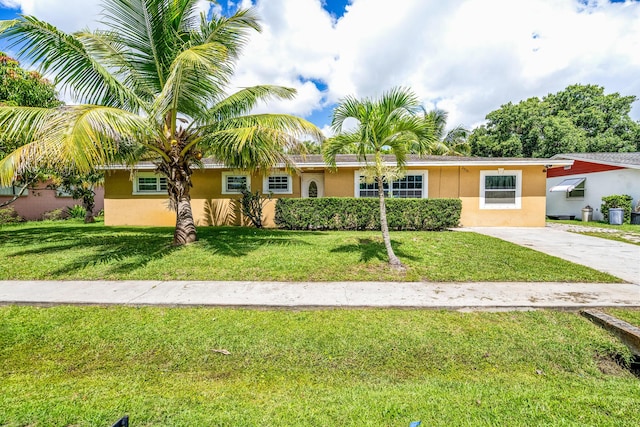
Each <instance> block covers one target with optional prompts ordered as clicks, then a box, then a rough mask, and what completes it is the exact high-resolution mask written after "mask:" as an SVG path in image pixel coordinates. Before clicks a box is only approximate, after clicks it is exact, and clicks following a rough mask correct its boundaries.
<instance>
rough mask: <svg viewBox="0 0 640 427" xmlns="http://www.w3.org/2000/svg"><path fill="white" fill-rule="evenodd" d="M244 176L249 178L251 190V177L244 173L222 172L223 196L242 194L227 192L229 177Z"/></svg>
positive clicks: (249, 188)
mask: <svg viewBox="0 0 640 427" xmlns="http://www.w3.org/2000/svg"><path fill="white" fill-rule="evenodd" d="M229 176H244V177H246V178H247V189H248V190H251V175H249V174H247V173H243V172H222V194H240V191H239V190H232V191H228V190H227V177H229Z"/></svg>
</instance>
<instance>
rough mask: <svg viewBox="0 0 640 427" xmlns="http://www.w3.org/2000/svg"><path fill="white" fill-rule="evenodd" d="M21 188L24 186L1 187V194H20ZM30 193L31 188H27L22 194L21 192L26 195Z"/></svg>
mask: <svg viewBox="0 0 640 427" xmlns="http://www.w3.org/2000/svg"><path fill="white" fill-rule="evenodd" d="M20 188H22V186H19V185H10V186H8V187H0V196H11V197H13V196H15V195H16V194H18V191H20ZM27 195H29V190H27V189H25V190H24V191H23V192H22V194H20V196H22V197H24V196H27Z"/></svg>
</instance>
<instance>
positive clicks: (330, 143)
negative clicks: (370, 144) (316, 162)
mask: <svg viewBox="0 0 640 427" xmlns="http://www.w3.org/2000/svg"><path fill="white" fill-rule="evenodd" d="M361 142H362V140H361V138H360V133H358V132H343V133H340V134H337V135H335V136H333V137H331V138H328V139H327V140H325V141H324V143H323V144H322V156H323V158H324V161H325V162H326V163H327V164H328V165H329V166H330V167H331V168H334V169H335V167H336V156H337V155H338V154H344V153H354V154H357V155H358V159H359V160H363V161H365V162H366V160H367V159H366V155H367V154H370V153H369V152H367V145H365V144H362V143H361Z"/></svg>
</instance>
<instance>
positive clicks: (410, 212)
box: [275, 197, 462, 230]
mask: <svg viewBox="0 0 640 427" xmlns="http://www.w3.org/2000/svg"><path fill="white" fill-rule="evenodd" d="M386 206H387V222H388V224H389V229H390V230H444V229H445V228H450V227H457V226H458V224H459V222H460V211H461V210H462V202H461V201H460V199H387V200H386ZM275 222H276V225H277V226H278V227H280V228H286V229H289V230H379V229H380V209H379V202H378V199H377V198H355V197H322V198H318V199H311V198H309V199H278V201H277V203H276V215H275Z"/></svg>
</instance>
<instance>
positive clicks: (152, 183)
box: [133, 172, 167, 194]
mask: <svg viewBox="0 0 640 427" xmlns="http://www.w3.org/2000/svg"><path fill="white" fill-rule="evenodd" d="M133 194H167V178H166V177H164V176H159V175H156V174H154V173H153V172H138V173H137V174H136V179H135V185H134V191H133Z"/></svg>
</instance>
